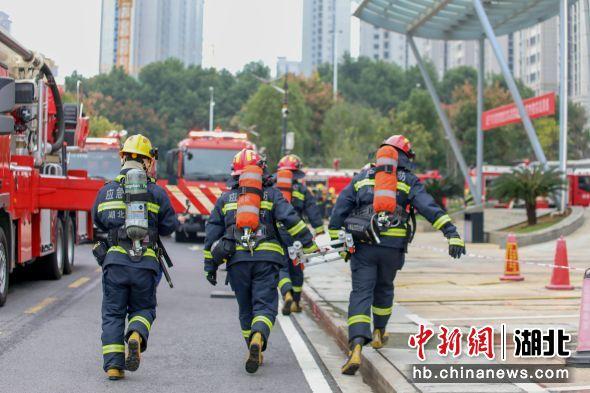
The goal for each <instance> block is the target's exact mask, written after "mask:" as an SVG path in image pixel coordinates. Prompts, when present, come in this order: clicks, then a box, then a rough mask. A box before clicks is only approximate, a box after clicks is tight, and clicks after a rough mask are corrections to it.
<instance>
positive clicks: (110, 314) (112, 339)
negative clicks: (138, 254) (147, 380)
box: [101, 264, 157, 371]
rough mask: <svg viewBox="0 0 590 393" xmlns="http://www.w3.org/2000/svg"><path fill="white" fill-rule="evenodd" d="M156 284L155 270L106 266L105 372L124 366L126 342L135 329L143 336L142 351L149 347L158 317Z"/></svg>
mask: <svg viewBox="0 0 590 393" xmlns="http://www.w3.org/2000/svg"><path fill="white" fill-rule="evenodd" d="M156 286H157V277H156V273H155V271H154V270H151V269H141V268H135V267H131V266H124V265H113V264H111V265H108V266H105V268H104V270H103V276H102V294H103V297H102V337H101V339H102V354H103V361H104V363H103V368H104V370H105V371H106V370H108V369H110V368H118V369H121V370H123V369H124V368H125V341H126V340H127V339H129V336H130V335H131V333H132V332H133V331H136V332H138V333H139V334H140V335H141V338H142V341H141V351H142V352H143V351H145V350H146V348H147V341H148V338H149V334H150V329H151V327H152V324H153V323H154V320H155V319H156ZM126 318H127V319H128V326H127V332H125V319H126Z"/></svg>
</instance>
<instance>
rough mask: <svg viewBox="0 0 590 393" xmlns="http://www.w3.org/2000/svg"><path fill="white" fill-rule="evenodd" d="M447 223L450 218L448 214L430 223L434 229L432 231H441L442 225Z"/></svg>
mask: <svg viewBox="0 0 590 393" xmlns="http://www.w3.org/2000/svg"><path fill="white" fill-rule="evenodd" d="M449 222H451V217H449V215H448V214H444V215H442V216H440V217H439V218H437V219H436V220H435V221H434V222H433V223H432V226H433V227H434V229H441V228H442V227H443V225H445V224H447V223H449Z"/></svg>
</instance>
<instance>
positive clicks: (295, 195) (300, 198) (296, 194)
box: [291, 191, 305, 201]
mask: <svg viewBox="0 0 590 393" xmlns="http://www.w3.org/2000/svg"><path fill="white" fill-rule="evenodd" d="M291 195H292V196H293V198H297V199H299V200H301V201H304V200H305V195H303V194H302V193H300V192H299V191H293V193H292V194H291Z"/></svg>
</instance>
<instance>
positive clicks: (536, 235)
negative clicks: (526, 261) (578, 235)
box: [488, 206, 585, 249]
mask: <svg viewBox="0 0 590 393" xmlns="http://www.w3.org/2000/svg"><path fill="white" fill-rule="evenodd" d="M571 208H572V213H571V214H570V215H569V216H568V217H566V218H564V219H563V220H562V221H560V222H559V223H557V224H555V225H552V226H550V227H549V228H545V229H542V230H540V231H537V232H533V233H524V234H518V233H517V234H516V241H517V242H518V245H519V246H530V245H533V244H538V243H544V242H548V241H551V240H555V239H558V238H559V237H560V236H567V235H570V234H572V233H573V232H575V231H576V230H578V229H579V228H580V227H581V226H582V225H584V218H585V217H584V208H583V207H581V206H572V207H571ZM507 236H508V232H504V231H502V230H498V231H492V232H488V242H489V243H495V244H497V245H499V246H500V248H502V249H503V248H506V238H507Z"/></svg>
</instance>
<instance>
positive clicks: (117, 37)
mask: <svg viewBox="0 0 590 393" xmlns="http://www.w3.org/2000/svg"><path fill="white" fill-rule="evenodd" d="M203 6H204V0H150V1H145V0H142V1H139V0H135V1H133V0H103V2H102V21H101V47H100V72H108V71H110V69H111V68H112V67H113V66H114V65H121V66H123V67H124V68H125V69H126V70H128V71H129V72H130V73H132V74H137V73H138V72H139V70H140V69H141V68H142V67H144V66H145V65H147V64H149V63H153V62H155V61H162V60H165V59H168V58H177V59H179V60H181V61H182V62H183V63H184V64H185V65H194V64H196V65H200V64H201V63H202V51H203Z"/></svg>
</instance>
